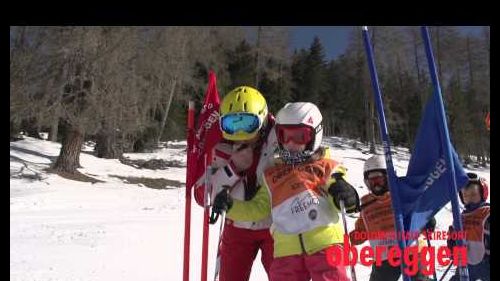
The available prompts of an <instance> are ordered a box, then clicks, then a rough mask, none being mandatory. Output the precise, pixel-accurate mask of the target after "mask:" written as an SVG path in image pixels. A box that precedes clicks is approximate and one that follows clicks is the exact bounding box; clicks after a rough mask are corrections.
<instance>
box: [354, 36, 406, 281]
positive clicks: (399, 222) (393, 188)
mask: <svg viewBox="0 0 500 281" xmlns="http://www.w3.org/2000/svg"><path fill="white" fill-rule="evenodd" d="M362 32H363V39H364V43H365V50H366V56H367V59H368V67H369V69H370V77H371V82H372V87H373V93H374V98H375V104H376V106H377V112H378V120H379V124H380V135H381V136H382V144H383V146H384V154H385V162H386V163H387V175H388V179H389V190H390V192H391V197H392V200H391V202H392V208H393V209H394V219H395V225H396V232H397V233H396V234H397V235H398V236H397V237H398V242H399V247H400V249H401V251H402V252H404V249H405V248H406V240H405V235H404V224H403V213H402V210H401V204H400V202H399V190H398V183H397V181H396V177H397V176H396V172H395V170H394V165H393V163H392V156H391V155H392V154H391V144H390V140H389V133H388V131H387V123H386V121H385V114H384V102H383V100H382V94H381V91H380V85H379V82H378V75H377V68H376V67H375V60H374V58H373V48H372V44H371V42H370V36H369V34H368V27H367V26H363V27H362ZM400 234H403V235H400ZM401 260H402V259H401ZM401 274H402V275H403V280H404V281H410V280H411V279H410V276H408V275H407V274H405V273H404V263H403V262H401Z"/></svg>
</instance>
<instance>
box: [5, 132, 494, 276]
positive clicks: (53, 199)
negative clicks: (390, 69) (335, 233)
mask: <svg viewBox="0 0 500 281" xmlns="http://www.w3.org/2000/svg"><path fill="white" fill-rule="evenodd" d="M353 142H355V141H353V140H348V139H342V138H325V140H324V144H326V145H330V146H332V148H333V153H334V156H335V157H338V158H340V159H342V160H343V162H344V164H345V166H346V167H347V168H348V178H349V181H350V182H351V183H352V184H353V185H354V186H355V187H357V189H358V192H359V194H360V196H362V195H364V194H365V193H367V192H368V190H367V189H366V188H358V187H360V186H363V179H362V168H363V161H364V159H366V158H368V157H369V156H370V155H369V154H367V153H366V151H367V150H368V149H367V147H366V146H364V145H362V144H361V143H359V142H357V147H358V148H357V149H354V148H352V143H353ZM185 144H186V142H185V141H181V142H169V143H167V148H163V149H160V150H158V151H155V152H154V153H137V154H125V156H126V157H128V158H130V159H145V160H147V159H164V160H178V161H182V163H184V165H185V162H186V161H185V151H184V150H185ZM169 147H171V148H169ZM59 149H60V144H59V143H55V142H50V141H46V140H37V139H33V138H25V139H24V140H21V141H17V142H11V143H10V174H11V178H10V280H14V281H16V280H23V281H25V280H37V281H48V280H67V281H70V280H106V281H110V280H120V281H126V280H174V281H177V280H178V281H180V280H182V266H183V239H184V203H185V201H184V198H185V194H184V192H185V190H184V188H182V187H181V188H178V187H175V186H165V188H164V189H152V188H148V187H146V186H144V185H142V184H130V183H124V182H123V181H122V180H121V179H119V178H117V177H116V176H120V177H129V176H133V177H148V178H166V179H169V180H173V181H179V182H182V183H185V172H186V171H185V167H183V168H174V167H169V168H168V169H166V170H148V169H136V168H134V167H132V166H128V165H124V164H122V163H120V162H119V161H118V160H116V159H112V160H109V159H99V158H96V157H94V156H92V155H91V154H89V153H88V152H90V151H91V150H92V147H91V146H86V147H84V149H83V150H84V153H82V154H81V156H80V162H81V165H82V168H80V169H79V171H80V172H81V173H83V174H85V175H88V176H91V177H93V178H95V179H98V180H100V181H102V182H98V183H90V182H80V181H74V180H69V179H65V178H62V177H60V176H58V175H55V174H49V173H47V172H45V171H44V169H45V168H47V167H49V165H50V164H51V163H52V162H53V161H54V160H55V158H56V157H57V155H58V154H59ZM394 153H395V155H394V163H395V165H396V169H397V172H398V174H399V175H403V174H404V173H405V169H406V166H407V164H408V160H409V154H408V150H407V149H404V148H395V149H394ZM476 172H477V173H478V174H480V175H481V176H483V177H485V178H486V179H487V180H488V182H489V179H490V171H489V169H481V170H476ZM449 210H451V209H450V206H449V205H448V206H447V207H445V208H443V209H442V210H441V211H440V212H439V213H438V215H437V216H436V219H437V229H438V230H439V229H443V230H446V229H447V228H448V225H450V224H451V223H452V215H451V212H450V211H449ZM202 211H203V209H202V208H201V207H199V206H197V205H196V203H194V200H193V205H192V220H191V223H192V227H191V266H190V280H199V279H200V265H201V254H200V253H201V245H202V242H201V238H202V214H203V212H202ZM347 220H348V228H349V229H350V230H351V229H353V227H354V222H355V218H351V217H348V218H347ZM218 231H219V224H216V225H212V226H210V246H209V267H208V274H209V280H211V279H212V278H213V272H214V259H215V255H216V246H217V239H218ZM433 243H435V244H434V245H439V244H443V243H445V241H433ZM365 245H367V242H366V244H363V245H360V246H358V247H362V246H365ZM370 271H371V269H370V268H368V267H364V266H362V265H361V264H358V265H357V266H356V272H357V275H358V280H368V279H369V274H370ZM442 271H444V269H442V268H438V278H439V277H440V275H441V274H442ZM451 275H452V272H449V273H448V275H447V277H446V278H445V279H444V280H448V279H449V278H450V277H451ZM250 280H255V281H259V280H267V276H266V274H265V271H264V269H263V267H262V265H261V264H260V254H259V255H258V256H257V258H256V262H255V263H254V266H253V270H252V275H251V278H250Z"/></svg>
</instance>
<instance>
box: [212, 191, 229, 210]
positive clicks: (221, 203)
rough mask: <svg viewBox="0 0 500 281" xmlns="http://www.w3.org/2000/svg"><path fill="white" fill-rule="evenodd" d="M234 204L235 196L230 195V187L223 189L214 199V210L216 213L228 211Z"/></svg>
mask: <svg viewBox="0 0 500 281" xmlns="http://www.w3.org/2000/svg"><path fill="white" fill-rule="evenodd" d="M232 206H233V198H231V196H230V195H229V190H228V189H223V190H222V191H221V192H219V193H218V194H217V195H216V196H215V199H214V204H213V206H212V210H213V211H214V212H215V213H218V214H222V212H227V211H228V210H229V209H231V207H232Z"/></svg>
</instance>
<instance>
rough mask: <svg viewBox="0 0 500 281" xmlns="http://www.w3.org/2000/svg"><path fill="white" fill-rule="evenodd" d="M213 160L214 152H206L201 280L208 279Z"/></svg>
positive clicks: (205, 280)
mask: <svg viewBox="0 0 500 281" xmlns="http://www.w3.org/2000/svg"><path fill="white" fill-rule="evenodd" d="M211 160H212V152H211V151H209V152H207V154H205V167H206V168H205V171H206V172H205V197H204V202H205V211H204V212H203V245H202V248H201V281H207V270H208V236H209V233H210V229H209V228H208V220H209V217H210V206H209V204H208V196H209V193H208V190H209V185H210V183H209V181H208V177H207V175H209V174H210V171H209V170H208V169H209V166H210V162H212V161H211Z"/></svg>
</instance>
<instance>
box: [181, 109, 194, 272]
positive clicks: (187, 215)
mask: <svg viewBox="0 0 500 281" xmlns="http://www.w3.org/2000/svg"><path fill="white" fill-rule="evenodd" d="M193 134H194V102H193V101H189V105H188V120H187V153H186V155H187V169H186V205H185V207H184V266H183V277H182V280H183V281H189V246H190V240H191V188H192V183H191V176H190V173H189V171H190V170H191V169H190V168H191V167H189V165H190V164H193V163H190V162H192V161H189V155H190V153H189V152H190V151H191V149H192V147H193V140H194V139H193Z"/></svg>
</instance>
